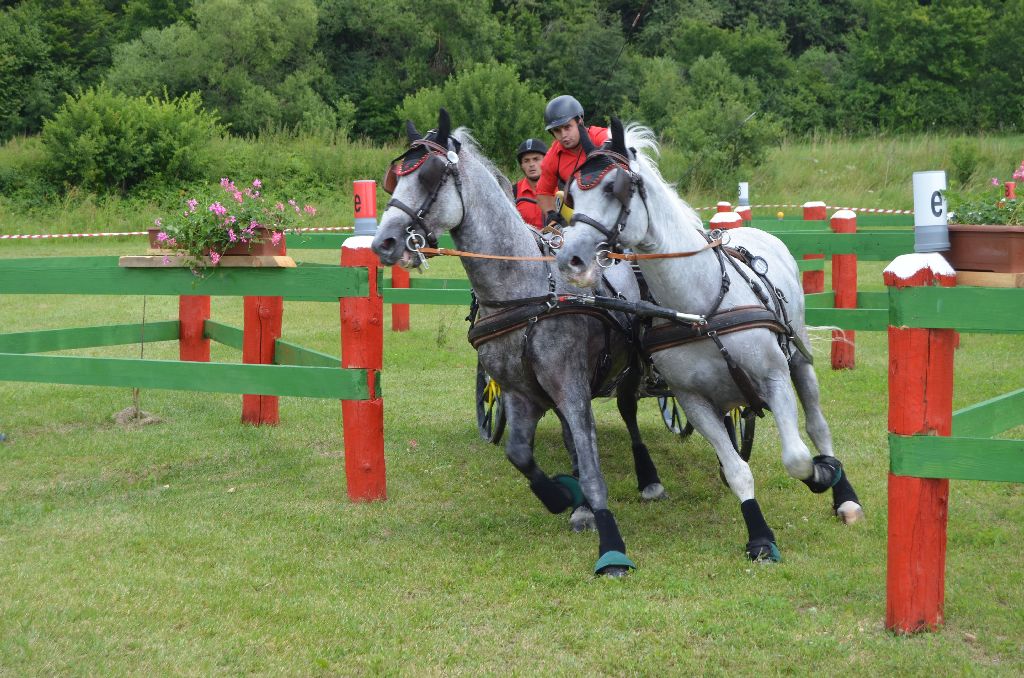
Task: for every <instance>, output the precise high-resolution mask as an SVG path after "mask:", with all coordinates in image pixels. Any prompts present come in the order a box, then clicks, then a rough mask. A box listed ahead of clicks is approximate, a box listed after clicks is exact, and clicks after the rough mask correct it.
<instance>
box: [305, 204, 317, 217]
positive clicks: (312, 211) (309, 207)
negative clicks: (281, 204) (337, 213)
mask: <svg viewBox="0 0 1024 678" xmlns="http://www.w3.org/2000/svg"><path fill="white" fill-rule="evenodd" d="M302 209H303V210H305V212H306V214H308V215H309V216H311V217H312V216H315V215H316V208H315V207H313V206H312V205H306V206H305V207H303V208H302Z"/></svg>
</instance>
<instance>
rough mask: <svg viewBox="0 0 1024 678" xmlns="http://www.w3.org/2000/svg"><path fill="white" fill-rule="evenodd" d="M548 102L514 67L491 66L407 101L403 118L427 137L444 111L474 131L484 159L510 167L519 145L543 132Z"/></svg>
mask: <svg viewBox="0 0 1024 678" xmlns="http://www.w3.org/2000/svg"><path fill="white" fill-rule="evenodd" d="M546 103H547V99H546V98H545V97H544V95H543V94H541V93H540V92H537V91H535V90H534V89H532V88H531V87H530V86H529V85H528V84H526V83H523V82H521V81H520V80H519V75H518V74H517V73H516V70H515V69H514V68H513V67H511V66H507V65H502V64H495V63H490V64H480V65H478V66H476V67H474V68H472V69H470V70H467V71H464V72H463V73H462V75H460V76H458V77H455V78H452V79H450V80H449V81H448V82H446V83H445V84H444V85H442V86H441V87H430V88H427V89H422V90H420V91H419V92H417V93H416V94H414V95H412V96H409V97H406V98H405V101H404V102H403V103H402V109H401V115H402V117H404V118H408V119H410V120H412V121H413V122H414V123H416V126H417V128H418V129H419V130H420V132H426V130H428V129H430V128H432V127H435V126H436V125H437V112H438V109H439V108H440V107H441V106H444V107H445V108H446V109H448V113H450V114H451V117H452V124H453V125H455V126H465V127H468V128H470V130H472V132H473V137H474V138H475V139H476V140H477V142H479V144H480V147H481V149H483V152H484V154H485V155H487V156H488V157H489V158H491V159H492V160H494V161H495V162H496V163H498V164H499V165H508V164H511V163H512V162H513V158H514V157H515V149H516V146H517V145H518V144H519V142H521V141H522V140H523V139H526V138H527V137H537V136H540V135H541V133H542V132H543V130H544V124H543V123H544V106H545V104H546ZM395 131H396V133H397V132H398V131H399V130H395Z"/></svg>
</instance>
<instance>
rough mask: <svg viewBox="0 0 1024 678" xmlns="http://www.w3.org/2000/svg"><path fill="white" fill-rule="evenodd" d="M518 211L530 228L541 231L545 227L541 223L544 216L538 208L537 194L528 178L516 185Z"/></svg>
mask: <svg viewBox="0 0 1024 678" xmlns="http://www.w3.org/2000/svg"><path fill="white" fill-rule="evenodd" d="M516 209H517V210H519V214H521V215H522V217H523V221H525V222H526V223H528V224H529V225H530V226H533V227H534V228H536V229H538V230H540V228H541V227H542V226H543V225H544V224H543V223H541V222H542V220H543V215H541V213H540V208H539V207H537V193H536V192H535V191H534V190H533V186H531V185H530V182H529V181H528V180H527V178H526V177H523V178H522V179H520V180H519V183H517V184H516Z"/></svg>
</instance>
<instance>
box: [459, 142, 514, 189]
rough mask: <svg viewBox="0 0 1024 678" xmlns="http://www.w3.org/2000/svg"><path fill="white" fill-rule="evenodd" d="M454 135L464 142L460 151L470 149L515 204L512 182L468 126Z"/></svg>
mask: <svg viewBox="0 0 1024 678" xmlns="http://www.w3.org/2000/svg"><path fill="white" fill-rule="evenodd" d="M452 136H453V137H455V138H456V139H457V140H458V142H459V143H461V144H462V151H460V152H462V153H464V152H466V151H469V152H470V154H471V155H472V156H473V158H474V159H476V161H477V162H479V163H480V164H481V165H483V166H484V168H485V169H486V170H487V172H488V173H489V174H490V175H491V176H492V177H494V180H495V181H496V182H498V187H499V188H500V189H501V192H502V193H504V194H505V197H506V198H508V199H509V200H510V201H512V204H513V205H515V201H514V200H513V197H512V182H511V181H510V180H509V178H508V177H506V176H505V174H504V173H503V172H502V171H501V170H500V169H498V166H497V165H495V164H494V163H493V162H491V160H490V158H488V157H487V156H485V155H484V154H483V152H481V150H480V144H479V143H477V140H476V139H474V138H473V133H472V132H470V130H469V129H468V128H466V127H459V128H458V129H456V130H455V131H454V132H453V133H452Z"/></svg>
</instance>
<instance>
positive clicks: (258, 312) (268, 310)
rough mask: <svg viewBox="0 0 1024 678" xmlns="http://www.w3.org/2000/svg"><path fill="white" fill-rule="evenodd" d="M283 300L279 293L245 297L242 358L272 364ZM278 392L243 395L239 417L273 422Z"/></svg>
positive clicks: (257, 422) (250, 421) (252, 421)
mask: <svg viewBox="0 0 1024 678" xmlns="http://www.w3.org/2000/svg"><path fill="white" fill-rule="evenodd" d="M283 315H284V300H283V299H282V298H281V297H245V301H244V315H243V317H244V321H243V329H242V333H243V336H242V362H243V363H246V364H249V365H271V364H273V362H274V342H275V341H277V340H278V339H280V338H281V325H282V316H283ZM278 404H279V399H278V397H277V396H270V395H252V394H246V395H243V396H242V421H243V422H244V423H246V424H252V425H253V426H260V425H261V424H271V425H276V424H278V423H279V422H280V421H281V418H280V416H279V413H278Z"/></svg>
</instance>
